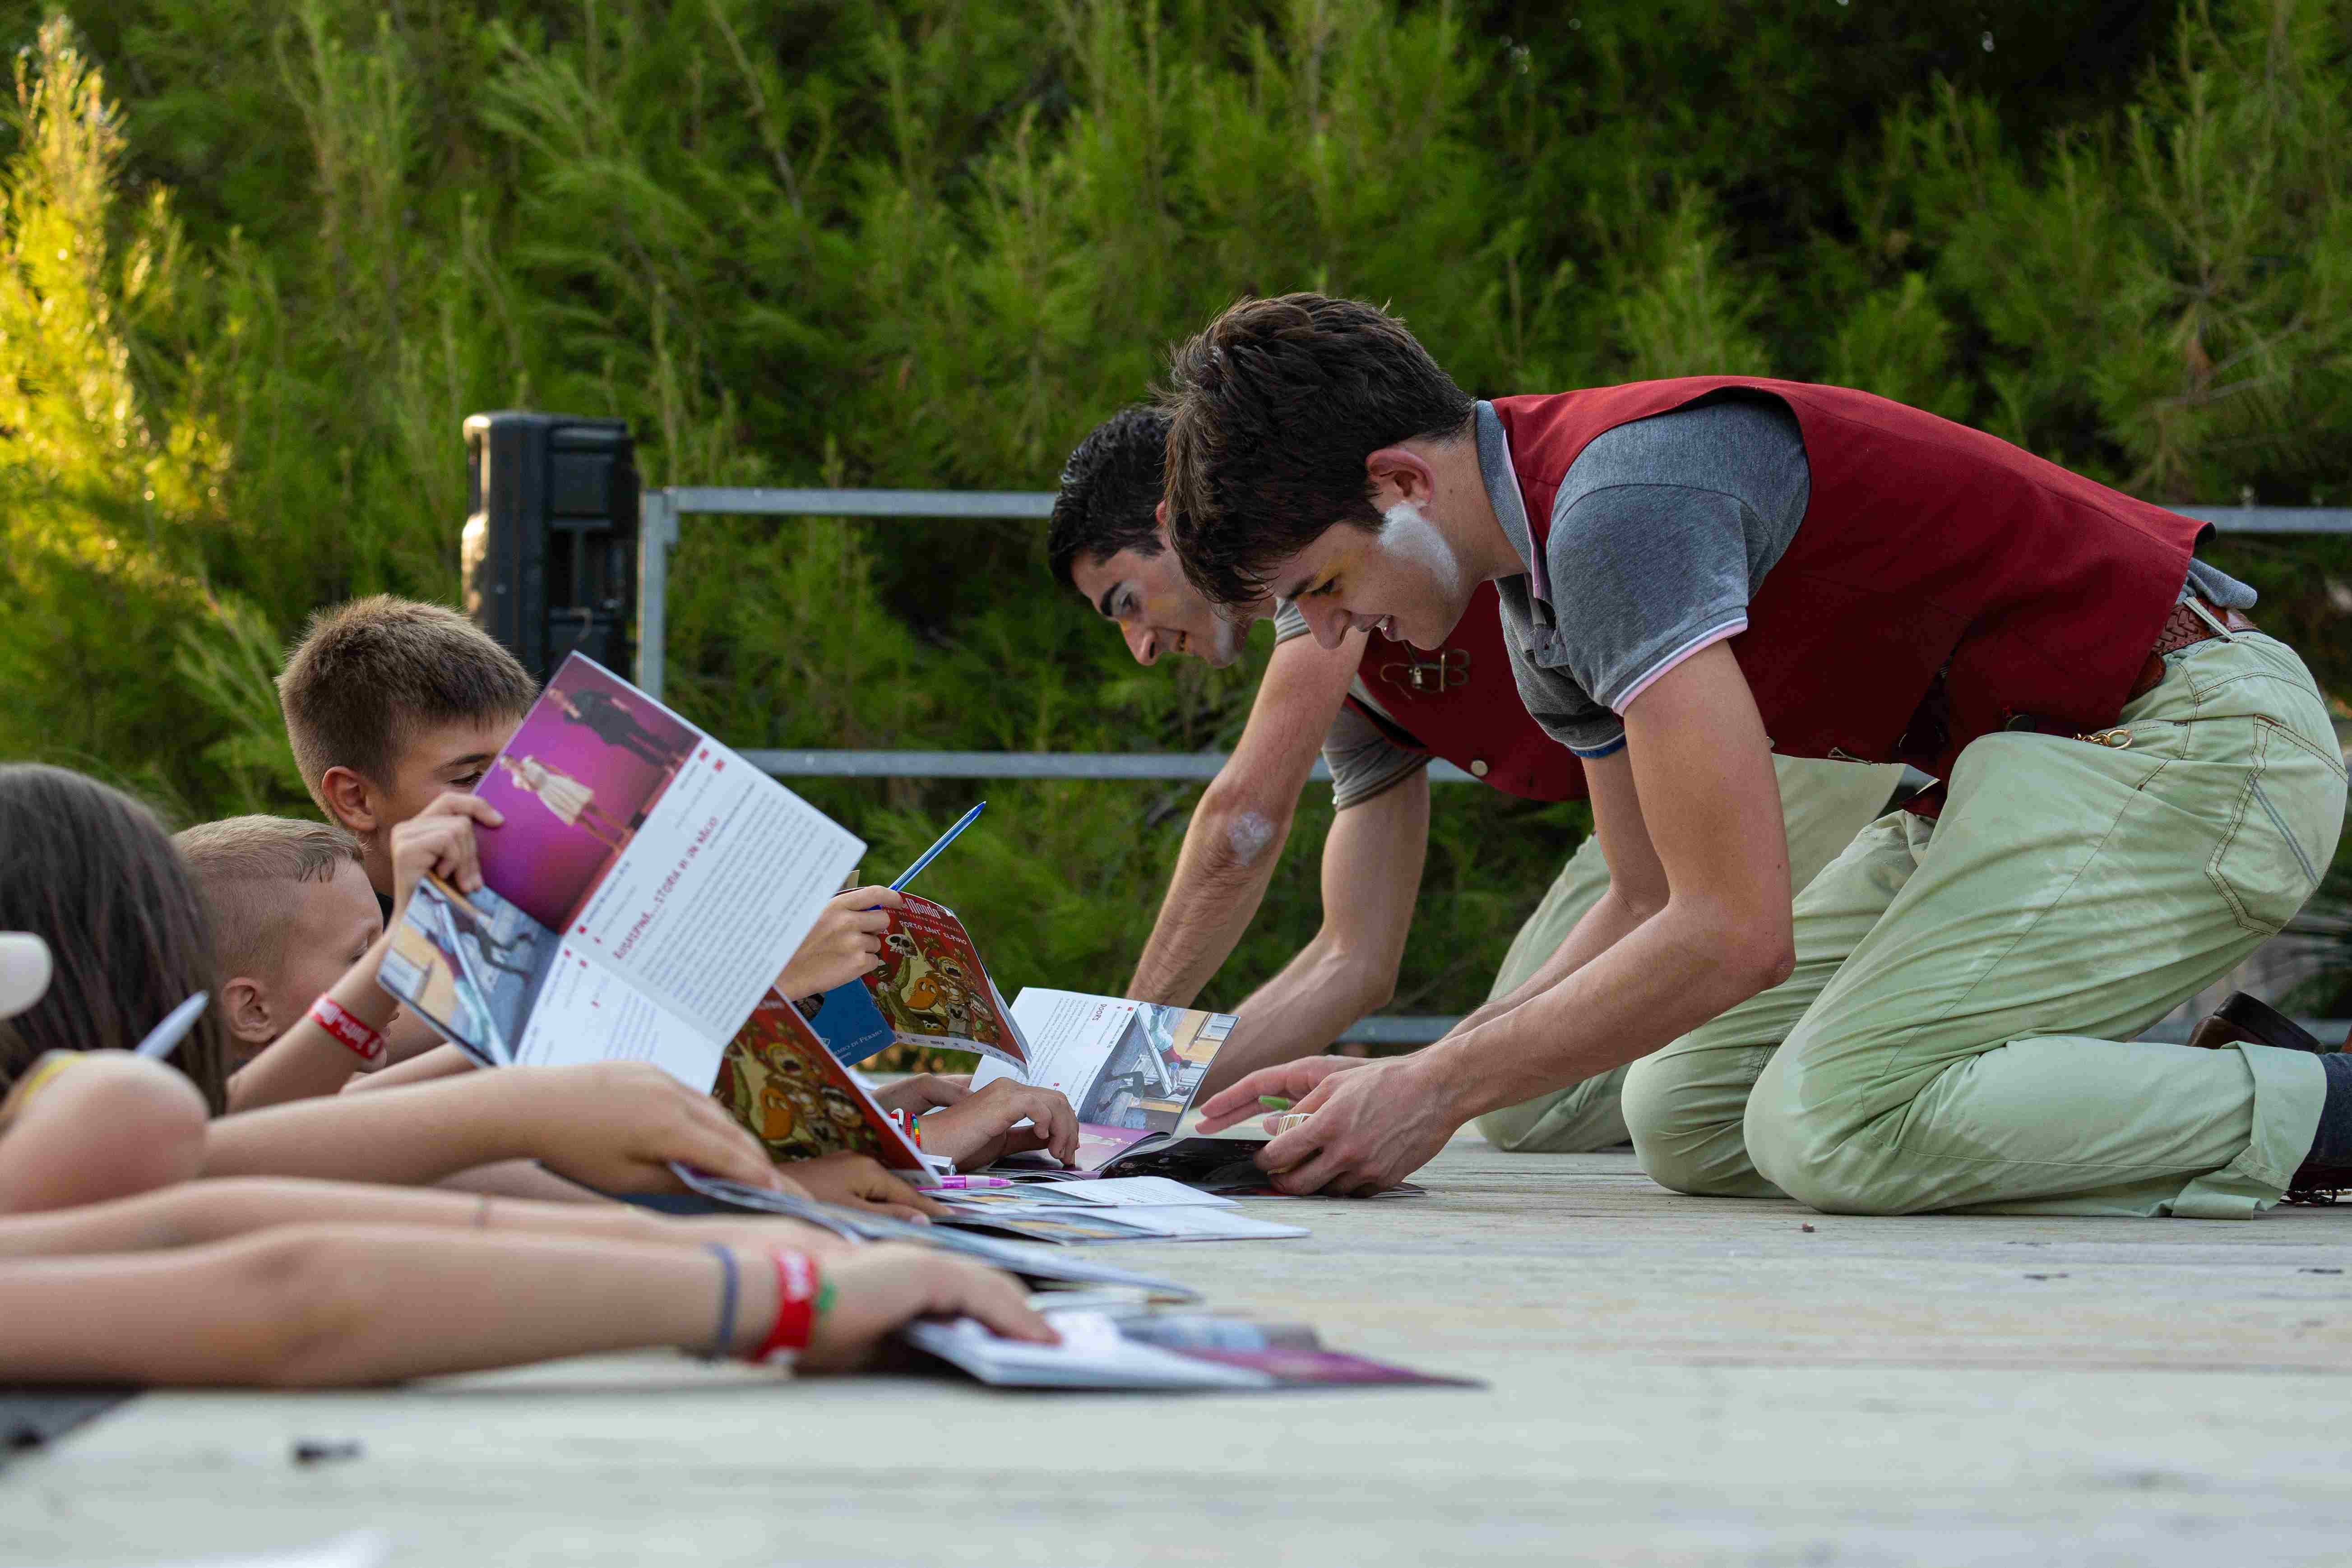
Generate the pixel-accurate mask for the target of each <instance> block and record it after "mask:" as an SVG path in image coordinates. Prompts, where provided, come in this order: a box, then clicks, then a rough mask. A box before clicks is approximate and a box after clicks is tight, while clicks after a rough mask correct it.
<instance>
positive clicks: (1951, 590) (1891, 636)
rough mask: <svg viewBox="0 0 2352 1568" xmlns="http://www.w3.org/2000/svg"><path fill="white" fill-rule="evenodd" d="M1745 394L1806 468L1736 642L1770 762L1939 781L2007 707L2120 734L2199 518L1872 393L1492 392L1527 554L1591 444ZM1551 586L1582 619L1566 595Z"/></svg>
mask: <svg viewBox="0 0 2352 1568" xmlns="http://www.w3.org/2000/svg"><path fill="white" fill-rule="evenodd" d="M1733 387H1750V388H1754V389H1756V390H1758V391H1761V392H1768V393H1770V394H1771V395H1774V396H1776V397H1778V398H1780V399H1781V400H1782V401H1783V402H1785V403H1786V404H1787V405H1789V408H1790V412H1791V413H1793V414H1794V415H1795V416H1796V418H1797V424H1798V426H1799V427H1800V428H1801V430H1802V431H1803V433H1804V440H1805V461H1806V464H1807V466H1808V467H1809V468H1811V474H1812V494H1811V500H1810V501H1809V503H1808V504H1807V506H1806V508H1805V519H1804V521H1803V523H1802V524H1801V525H1800V526H1799V528H1798V530H1797V532H1796V537H1795V538H1793V539H1792V540H1790V542H1789V548H1788V550H1787V552H1785V553H1783V554H1782V555H1781V557H1780V560H1779V562H1777V563H1775V564H1774V565H1773V567H1772V569H1771V571H1770V572H1769V573H1768V574H1766V575H1765V578H1764V583H1763V585H1762V586H1761V588H1759V590H1758V591H1757V593H1756V595H1755V598H1754V599H1753V601H1752V602H1751V603H1750V604H1749V605H1748V629H1747V630H1746V631H1745V632H1743V633H1741V634H1740V635H1739V636H1738V637H1733V638H1732V639H1731V641H1730V647H1731V650H1732V653H1733V654H1734V656H1735V657H1737V658H1738V660H1739V668H1740V670H1741V671H1742V673H1744V674H1745V675H1746V676H1747V678H1748V686H1749V687H1750V688H1751V689H1753V690H1754V691H1755V694H1756V704H1757V707H1758V709H1759V710H1760V711H1761V712H1762V714H1763V717H1764V729H1765V732H1766V733H1768V734H1769V735H1770V736H1771V737H1772V749H1773V750H1774V751H1776V752H1780V753H1782V754H1783V755H1787V756H1799V757H1829V756H1844V757H1850V758H1853V759H1856V760H1859V761H1862V762H1871V763H1890V762H1902V763H1911V764H1912V765H1913V766H1915V767H1916V768H1919V769H1920V770H1922V771H1923V772H1926V773H1932V774H1934V775H1935V776H1936V777H1937V778H1939V779H1943V778H1949V777H1950V776H1951V772H1952V763H1953V761H1954V760H1955V759H1956V758H1957V757H1958V755H1959V752H1960V749H1961V748H1962V747H1963V746H1966V745H1967V744H1968V743H1969V742H1970V741H1973V740H1975V739H1976V738H1977V737H1978V736H1979V735H1984V734H1989V733H1990V732H1991V731H1996V730H2000V729H2001V728H2003V727H2004V726H2005V725H2006V724H2007V723H2008V721H2010V720H2011V718H2014V717H2018V716H2021V715H2029V714H2030V715H2032V716H2034V717H2036V718H2038V719H2041V720H2044V721H2057V722H2059V723H2062V724H2064V725H2067V726H2070V727H2074V728H2079V729H2083V730H2096V729H2102V728H2105V726H2107V725H2110V724H2112V723H2114V722H2115V721H2116V717H2117V715H2118V714H2119V713H2120V712H2121V711H2122V709H2123V706H2124V703H2125V701H2126V699H2127V697H2128V694H2129V692H2130V689H2131V685H2132V682H2133V680H2134V679H2136V678H2137V676H2138V674H2139V670H2140V666H2141V665H2142V663H2143V662H2145V661H2146V659H2147V655H2148V650H2149V649H2150V648H2151V647H2154V646H2155V645H2156V639H2157V637H2158V633H2160V632H2161V631H2162V630H2163V628H2164V623H2165V619H2166V617H2168V616H2170V615H2171V613H2172V607H2173V605H2174V604H2175V603H2176V602H2177V601H2178V599H2179V595H2180V585H2181V583H2182V582H2183V580H2184V579H2186V577H2187V576H2188V574H2189V554H2190V552H2192V551H2193V550H2194V549H2195V547H2196V544H2197V541H2198V539H2199V538H2200V535H2202V534H2203V532H2204V531H2205V530H2206V527H2207V526H2208V525H2206V524H2204V523H2201V522H2198V521H2194V520H2193V519H2190V518H2186V517H2182V516H2180V515H2179V514H2178V513H2176V512H2169V511H2167V510H2164V509H2163V508H2162V507H2158V506H2152V505H2150V504H2149V503H2147V502H2146V501H2141V500H2133V499H2132V498H2131V497H2129V496H2126V495H2123V494H2121V493H2119V492H2117V491H2116V490H2111V489H2107V488H2106V487H2105V485H2099V484H2094V483H2093V482H2092V481H2090V480H2089V479H2084V478H2082V477H2081V476H2080V475H2077V474H2071V473H2068V472H2067V471H2066V470H2065V469H2063V468H2060V467H2058V466H2057V465H2056V464H2055V463H2050V462H2045V461H2043V460H2042V458H2037V457H2035V456H2033V454H2032V453H2031V452H2027V451H2025V450H2023V449H2021V448H2020V447H2012V446H2011V445H2010V444H2009V443H2008V442H2006V441H2003V440H2000V438H1999V437H1992V436H1988V435H1985V434H1984V433H1983V432H1982V431H1979V430H1971V429H1969V428H1968V427H1967V426H1962V425H1955V424H1953V423H1952V422H1951V421H1950V420H1948V419H1939V418H1937V416H1935V415H1932V414H1926V413H1922V412H1921V411H1920V410H1918V409H1916V408H1910V407H1906V406H1905V405H1902V404H1900V403H1890V402H1888V401H1887V400H1886V399H1885V398H1883V397H1874V396H1872V395H1870V394H1869V393H1866V392H1853V391H1849V390H1847V389H1845V388H1843V387H1835V386H1812V385H1809V384H1804V383H1801V382H1792V381H1765V380H1758V379H1751V378H1748V377H1741V376H1692V377H1688V378H1685V379H1683V380H1679V381H1649V382H1634V383H1632V384H1628V385H1624V386H1602V387H1595V388H1592V389H1591V390H1590V391H1585V392H1570V393H1562V394H1560V395H1557V396H1549V397H1507V398H1501V399H1498V400H1497V401H1496V404H1495V405H1494V406H1495V412H1496V415H1497V416H1499V417H1500V418H1501V420H1502V424H1503V429H1504V430H1505V432H1506V433H1507V435H1508V436H1509V437H1510V442H1511V465H1512V467H1513V468H1515V469H1516V470H1517V475H1518V481H1519V493H1520V495H1521V497H1522V499H1523V500H1525V501H1526V504H1527V511H1528V526H1529V527H1530V528H1531V529H1532V530H1533V531H1534V535H1535V544H1536V548H1537V549H1538V551H1540V550H1543V549H1544V548H1545V547H1546V542H1547V540H1548V538H1549V534H1550V531H1551V509H1552V501H1553V498H1554V497H1555V496H1556V495H1557V494H1558V492H1559V485H1560V481H1561V480H1562V479H1565V478H1566V477H1567V474H1568V470H1569V466H1570V464H1572V463H1574V462H1575V461H1576V459H1577V456H1578V454H1579V453H1580V452H1582V451H1583V450H1584V448H1585V447H1586V446H1587V445H1588V444H1589V443H1590V442H1591V441H1592V440H1593V438H1594V437H1598V436H1600V435H1601V434H1602V433H1603V432H1605V431H1608V430H1611V429H1613V428H1614V427H1615V426H1620V425H1624V424H1628V423H1630V422H1632V421H1633V420H1636V419H1644V418H1647V417H1649V416H1651V415H1654V414H1664V413H1669V412H1671V411H1673V410H1674V409H1676V408H1680V407H1683V406H1684V405H1687V404H1690V403H1694V402H1696V401H1698V400H1699V399H1701V398H1704V397H1705V396H1706V395H1708V394H1710V393H1715V392H1720V391H1723V390H1724V389H1726V388H1733ZM1552 590H1553V593H1554V595H1555V597H1556V600H1558V601H1561V602H1564V603H1565V604H1566V605H1567V606H1568V609H1569V613H1570V614H1573V613H1574V605H1575V589H1574V585H1573V584H1562V583H1559V582H1555V583H1554V584H1552Z"/></svg>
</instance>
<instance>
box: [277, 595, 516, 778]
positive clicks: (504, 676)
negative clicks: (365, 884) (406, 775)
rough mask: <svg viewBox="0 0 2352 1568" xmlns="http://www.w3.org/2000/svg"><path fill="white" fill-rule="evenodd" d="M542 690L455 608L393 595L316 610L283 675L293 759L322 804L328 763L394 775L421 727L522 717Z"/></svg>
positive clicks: (281, 691)
mask: <svg viewBox="0 0 2352 1568" xmlns="http://www.w3.org/2000/svg"><path fill="white" fill-rule="evenodd" d="M538 695H539V688H538V686H537V684H536V683H535V682H533V681H532V679H531V678H530V674H529V673H528V672H527V671H525V670H524V668H523V667H522V666H521V664H520V663H519V662H518V661H517V660H516V658H515V656H514V655H512V654H510V653H509V652H508V651H507V650H506V649H505V648H504V647H500V646H499V641H498V639H497V638H495V637H491V636H490V634H489V633H488V632H486V631H484V630H482V628H481V627H479V626H476V625H475V624H474V623H473V622H471V621H469V620H467V618H466V617H465V616H461V615H459V614H458V613H457V611H455V610H452V609H447V608H445V607H444V606H442V605H427V604H423V603H420V602H418V601H417V600H415V599H400V598H394V596H393V595H390V594H377V595H372V596H370V597H368V598H364V599H353V600H352V601H351V602H350V603H349V604H346V605H336V606H334V607H333V608H332V609H326V610H320V612H318V614H316V615H314V616H311V617H310V626H309V627H308V628H307V629H306V630H305V631H304V632H303V634H302V640H301V641H300V642H299V643H297V644H295V645H294V651H293V652H291V653H289V655H287V656H286V668H284V669H283V670H281V671H280V672H279V673H278V706H279V707H280V708H281V709H282V710H283V711H284V712H285V715H286V738H287V740H288V741H289V742H291V743H292V745H293V748H294V765H295V766H296V767H297V768H298V769H299V770H300V771H301V773H302V782H303V784H306V785H308V786H309V788H310V795H311V798H312V799H314V800H316V801H318V802H319V805H320V809H321V810H325V809H326V805H327V803H326V798H325V796H324V795H323V794H321V792H320V780H321V779H323V778H325V777H326V775H327V770H328V769H329V768H338V767H341V768H349V769H351V770H352V772H354V773H358V774H359V775H360V776H361V777H362V778H365V779H367V780H369V781H370V782H372V783H374V784H386V783H389V782H390V774H391V773H392V771H393V767H394V763H396V762H397V761H398V759H399V755H400V750H401V747H402V746H403V745H404V744H405V743H406V742H407V740H408V737H409V734H410V732H411V731H413V730H414V729H415V728H416V727H417V726H419V725H424V724H434V723H446V722H448V721H452V720H467V719H479V720H496V719H520V718H521V717H522V716H523V714H525V713H526V712H528V711H530V705H531V701H532V700H533V699H535V698H536V697H537V696H538Z"/></svg>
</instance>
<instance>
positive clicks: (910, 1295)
mask: <svg viewBox="0 0 2352 1568" xmlns="http://www.w3.org/2000/svg"><path fill="white" fill-rule="evenodd" d="M824 1275H825V1279H826V1282H827V1283H829V1284H830V1285H832V1286H833V1288H834V1302H833V1306H832V1308H831V1309H830V1310H827V1311H826V1312H825V1313H824V1316H822V1317H820V1318H819V1319H817V1321H816V1323H815V1325H814V1329H813V1330H812V1331H811V1332H810V1334H809V1342H808V1348H807V1349H806V1350H804V1351H803V1352H801V1355H800V1360H799V1361H798V1363H795V1365H796V1370H799V1371H803V1372H850V1371H854V1370H856V1368H857V1367H859V1366H862V1365H864V1364H865V1363H866V1362H868V1361H870V1360H872V1359H873V1355H874V1352H875V1349H876V1347H877V1345H878V1344H879V1343H880V1342H881V1340H882V1337H883V1336H884V1335H886V1334H887V1333H889V1332H890V1331H892V1330H894V1329H897V1328H898V1327H900V1326H901V1325H903V1324H905V1323H908V1322H909V1321H913V1320H914V1319H916V1318H929V1317H968V1318H977V1319H979V1320H980V1321H982V1323H984V1324H986V1325H987V1326H988V1327H989V1328H990V1329H991V1330H992V1331H995V1332H996V1333H999V1334H1002V1335H1003V1336H1004V1337H1005V1338H1006V1339H1009V1340H1025V1341H1028V1342H1031V1343H1033V1344H1048V1345H1049V1344H1053V1343H1055V1341H1056V1338H1057V1336H1056V1335H1055V1332H1054V1331H1053V1328H1052V1326H1051V1325H1049V1324H1048V1323H1047V1322H1046V1321H1045V1319H1043V1318H1041V1317H1039V1316H1038V1315H1037V1314H1036V1313H1035V1312H1034V1311H1032V1310H1030V1308H1029V1300H1028V1292H1027V1291H1026V1290H1024V1289H1023V1288H1022V1286H1021V1283H1020V1281H1018V1280H1016V1279H1013V1276H1011V1275H1010V1274H1001V1273H999V1272H998V1271H997V1270H995V1269H993V1268H989V1267H987V1266H986V1265H984V1264H980V1263H975V1262H973V1261H972V1260H971V1259H970V1258H957V1257H954V1256H952V1255H950V1254H948V1253H944V1252H932V1251H929V1249H927V1248H924V1247H909V1246H907V1245H904V1244H898V1245H895V1246H894V1245H885V1246H881V1247H859V1248H858V1249H857V1250H856V1252H855V1253H853V1254H851V1255H850V1256H849V1257H847V1258H832V1259H828V1260H827V1261H826V1262H825V1263H824Z"/></svg>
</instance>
